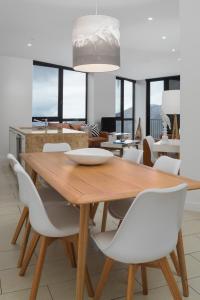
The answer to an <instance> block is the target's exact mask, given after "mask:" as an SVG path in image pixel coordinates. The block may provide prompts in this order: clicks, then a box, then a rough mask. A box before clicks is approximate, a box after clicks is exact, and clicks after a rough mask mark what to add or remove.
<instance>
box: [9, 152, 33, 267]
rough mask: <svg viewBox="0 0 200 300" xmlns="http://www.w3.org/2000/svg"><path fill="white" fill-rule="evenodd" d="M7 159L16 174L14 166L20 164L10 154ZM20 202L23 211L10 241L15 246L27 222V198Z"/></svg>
mask: <svg viewBox="0 0 200 300" xmlns="http://www.w3.org/2000/svg"><path fill="white" fill-rule="evenodd" d="M7 159H8V161H9V164H10V165H11V167H12V169H13V171H14V173H15V174H16V172H15V166H21V165H20V163H19V162H18V160H17V159H16V158H15V156H14V155H13V154H11V153H8V154H7ZM20 201H21V202H22V203H23V204H24V208H23V211H22V213H21V216H20V219H19V221H18V224H17V227H16V229H15V232H14V235H13V237H12V240H11V244H12V245H15V244H16V242H17V239H18V237H19V234H20V232H21V230H22V227H23V226H24V225H25V224H26V223H27V221H28V201H27V198H23V199H20ZM26 230H28V231H29V228H26ZM20 260H21V259H20V258H19V261H18V265H19V264H20Z"/></svg>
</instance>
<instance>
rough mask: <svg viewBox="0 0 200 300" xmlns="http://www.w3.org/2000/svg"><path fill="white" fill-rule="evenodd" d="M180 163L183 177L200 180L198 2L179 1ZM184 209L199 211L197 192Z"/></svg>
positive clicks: (197, 0)
mask: <svg viewBox="0 0 200 300" xmlns="http://www.w3.org/2000/svg"><path fill="white" fill-rule="evenodd" d="M180 8H181V53H182V54H181V56H182V61H181V159H182V174H183V175H185V176H189V177H191V178H194V179H198V180H200V133H199V132H200V89H199V81H200V73H199V70H200V57H199V53H200V39H199V28H200V19H199V11H200V1H199V0H193V1H187V0H181V1H180ZM187 207H189V208H192V209H198V210H200V191H197V192H190V193H189V196H188V199H187Z"/></svg>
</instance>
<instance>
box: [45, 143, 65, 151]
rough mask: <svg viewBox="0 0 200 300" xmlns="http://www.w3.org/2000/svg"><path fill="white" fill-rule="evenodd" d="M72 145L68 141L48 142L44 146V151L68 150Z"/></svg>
mask: <svg viewBox="0 0 200 300" xmlns="http://www.w3.org/2000/svg"><path fill="white" fill-rule="evenodd" d="M70 150H71V147H70V145H69V144H68V143H46V144H44V146H43V150H42V151H43V152H67V151H70Z"/></svg>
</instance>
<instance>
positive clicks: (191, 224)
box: [183, 220, 200, 235]
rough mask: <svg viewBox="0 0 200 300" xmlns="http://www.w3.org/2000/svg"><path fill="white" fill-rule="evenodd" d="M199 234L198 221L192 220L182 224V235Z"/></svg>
mask: <svg viewBox="0 0 200 300" xmlns="http://www.w3.org/2000/svg"><path fill="white" fill-rule="evenodd" d="M196 233H200V220H192V221H187V222H184V223H183V235H189V234H196Z"/></svg>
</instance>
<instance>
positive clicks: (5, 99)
mask: <svg viewBox="0 0 200 300" xmlns="http://www.w3.org/2000/svg"><path fill="white" fill-rule="evenodd" d="M31 99H32V60H28V59H21V58H12V57H3V56H1V57H0V157H1V156H5V155H6V154H7V153H8V150H9V148H8V146H9V135H8V130H9V126H10V125H11V126H30V125H31V117H32V100H31Z"/></svg>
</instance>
